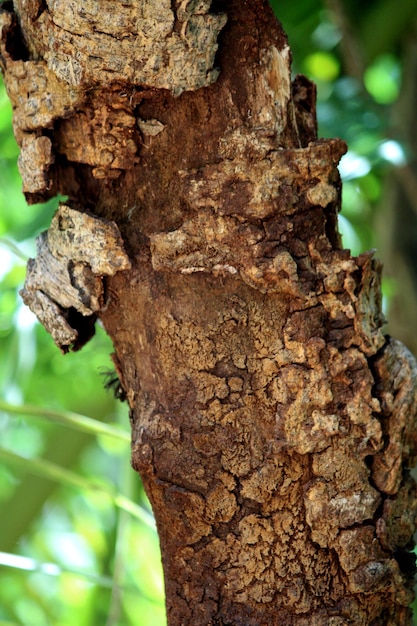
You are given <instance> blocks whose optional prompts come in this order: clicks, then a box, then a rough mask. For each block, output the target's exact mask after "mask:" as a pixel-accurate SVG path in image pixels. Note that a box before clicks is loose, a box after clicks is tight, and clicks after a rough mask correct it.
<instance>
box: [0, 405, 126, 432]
mask: <svg viewBox="0 0 417 626" xmlns="http://www.w3.org/2000/svg"><path fill="white" fill-rule="evenodd" d="M0 411H4V413H9V414H12V415H32V416H33V417H40V418H43V419H46V420H49V421H51V422H54V423H56V424H62V425H64V426H68V427H69V428H74V429H76V430H79V431H81V432H85V433H89V434H90V435H95V436H99V435H107V436H109V437H115V438H116V439H121V440H122V441H126V442H130V434H129V432H128V431H127V430H122V429H121V428H118V427H117V426H112V425H111V424H106V423H105V422H100V421H99V420H95V419H92V418H91V417H87V416H85V415H80V414H79V413H73V412H71V411H53V410H50V409H45V408H43V407H37V406H33V405H30V404H22V405H14V404H8V403H7V402H4V401H3V400H0Z"/></svg>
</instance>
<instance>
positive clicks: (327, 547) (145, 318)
mask: <svg viewBox="0 0 417 626" xmlns="http://www.w3.org/2000/svg"><path fill="white" fill-rule="evenodd" d="M223 5H224V7H223ZM99 6H100V10H99V9H98V7H99ZM112 6H113V5H112ZM157 6H158V11H159V10H160V11H161V19H160V21H158V22H156V21H155V19H154V17H155V7H157ZM16 7H17V13H18V15H19V18H20V27H21V29H22V32H23V38H24V43H25V46H26V58H23V59H22V58H17V57H18V55H17V53H16V50H21V49H22V48H23V44H22V42H21V41H20V37H21V34H20V31H19V29H18V27H17V19H16V16H15V15H14V14H12V13H7V12H3V13H2V14H1V23H2V24H3V30H2V33H3V34H2V41H3V43H2V49H1V50H2V51H1V54H2V59H3V61H2V63H3V68H4V70H5V80H6V85H7V88H8V90H9V94H10V97H11V100H12V104H13V106H14V110H15V120H16V121H15V128H16V135H17V137H18V141H19V142H20V144H21V145H22V149H23V155H25V154H26V155H27V156H26V157H25V158H26V162H27V161H30V166H29V165H28V166H26V165H25V164H24V163H25V161H24V157H22V160H21V166H22V167H24V168H25V169H26V167H27V168H28V169H27V172H28V173H27V175H26V181H27V182H25V189H26V195H27V197H28V199H29V200H30V201H37V200H38V199H39V198H46V197H49V196H50V195H51V194H53V193H55V192H56V191H58V190H59V192H60V193H63V194H66V195H68V196H69V200H68V203H69V205H70V206H71V207H72V210H74V211H75V213H76V215H77V216H78V217H79V216H86V218H85V219H86V220H87V219H88V220H93V222H91V221H90V222H88V226H87V222H86V223H83V224H82V227H81V231H80V232H82V234H83V237H84V236H87V235H86V233H87V231H88V232H89V233H90V234H91V233H93V232H94V230H95V228H96V227H98V226H100V227H101V226H102V224H103V223H106V224H108V223H109V221H110V222H113V221H114V222H115V223H116V224H117V227H118V229H119V230H120V233H121V236H122V238H123V242H122V241H121V240H118V239H117V237H116V239H117V241H118V243H117V245H116V249H118V250H119V252H120V253H121V255H122V259H123V261H122V262H121V263H120V264H119V265H117V270H118V271H117V272H113V271H111V272H109V271H105V272H103V271H102V270H101V269H99V270H98V272H95V271H94V269H93V268H94V262H95V259H97V260H98V262H99V261H101V260H102V259H103V257H106V258H107V257H108V251H107V249H105V248H104V249H101V248H100V246H99V247H98V248H94V250H93V249H91V258H89V257H87V256H86V257H84V256H82V257H81V259H80V258H79V257H78V256H77V254H76V252H75V250H74V249H73V247H72V245H73V244H72V242H71V245H70V246H67V243H68V240H69V238H66V236H65V232H66V231H65V229H64V238H63V239H62V240H61V239H59V238H58V239H56V238H55V234H57V233H58V231H57V230H56V227H54V226H52V233H51V231H49V233H51V234H48V235H47V240H48V241H49V239H50V238H52V239H53V240H54V242H55V244H54V246H55V247H54V251H52V253H53V255H55V258H57V257H59V256H60V255H61V256H62V257H64V259H65V263H67V268H68V263H70V262H74V263H75V264H77V263H81V265H82V268H81V275H82V276H83V281H84V282H83V283H82V285H83V286H82V288H81V289H80V288H79V287H76V288H75V291H74V290H73V289H71V290H70V291H71V294H70V296H69V297H70V298H71V300H70V301H71V304H70V306H71V307H73V308H76V309H77V310H78V312H79V313H81V314H83V315H86V316H87V318H88V316H89V315H91V313H90V311H92V312H93V314H94V315H98V316H99V317H100V318H101V320H102V321H103V323H104V325H105V327H106V329H107V331H108V333H109V335H110V336H111V338H112V340H113V343H114V347H115V355H114V360H115V364H116V367H117V369H118V371H119V373H120V378H121V383H122V385H123V387H124V389H125V391H126V395H127V398H128V400H129V404H130V409H131V421H132V462H133V466H134V467H135V468H136V469H137V470H138V471H139V472H140V474H141V476H142V479H143V482H144V485H145V488H146V491H147V493H148V495H149V497H150V500H151V502H152V506H153V509H154V513H155V517H156V521H157V525H158V531H159V536H160V541H161V549H162V559H163V565H164V571H165V581H166V594H167V610H168V620H169V624H170V625H171V626H179V625H180V624H181V625H184V624H245V625H248V626H249V625H250V624H253V625H256V626H260V625H264V624H265V625H271V624H276V625H278V624H279V625H286V624H288V625H294V626H295V625H296V626H304V625H305V626H307V625H309V626H311V625H313V626H319V625H323V626H324V625H327V624H333V625H336V624H340V625H342V624H346V623H354V624H369V625H371V624H398V625H401V624H409V623H410V612H409V609H408V605H409V603H410V601H411V599H412V594H411V584H412V581H411V577H410V572H409V571H408V569H407V568H406V567H404V560H406V559H403V558H402V555H403V554H406V553H407V550H409V549H410V545H411V539H412V534H413V529H414V525H415V518H416V488H415V485H414V482H413V481H412V480H411V478H410V476H409V472H408V469H409V468H410V467H412V465H413V463H414V462H415V457H416V435H415V420H416V410H417V409H416V401H417V400H416V394H417V385H416V365H415V362H414V360H413V359H412V357H411V356H410V355H409V354H408V353H407V351H406V349H405V348H404V347H403V346H402V345H401V344H400V343H399V342H395V341H393V340H391V339H390V338H387V337H385V336H384V334H383V332H382V325H383V317H382V314H381V307H380V287H379V282H380V269H381V268H380V264H379V263H378V262H377V261H376V260H375V259H373V258H372V254H371V253H364V254H362V255H360V256H359V257H356V258H354V257H351V256H350V253H349V251H346V250H342V249H341V244H340V238H339V235H338V231H337V213H338V210H339V208H340V189H341V185H340V179H339V175H338V172H337V163H338V161H339V159H340V157H341V155H342V154H343V152H344V151H345V145H344V143H343V142H342V141H340V140H336V139H335V140H318V139H317V134H316V118H315V89H314V86H313V85H312V84H311V83H309V81H308V80H307V79H306V78H304V77H297V78H296V79H295V80H294V81H293V82H292V81H291V72H290V61H291V58H290V51H289V48H288V44H287V41H286V38H285V35H284V33H283V31H282V29H281V27H280V25H279V24H278V23H276V22H275V21H274V19H273V16H272V13H271V11H270V9H269V7H268V6H267V5H266V3H265V2H263V1H261V0H251V2H245V3H242V2H240V1H238V0H230V1H229V2H227V3H222V10H224V12H225V13H227V21H226V16H225V15H224V13H214V12H210V2H175V3H165V2H164V3H161V5H160V7H159V5H157V4H156V3H152V2H145V1H143V2H136V3H129V2H126V3H120V7H119V8H118V9H117V16H118V18H119V19H118V20H116V19H114V13H113V14H112V20H111V22H112V23H111V29H112V30H111V31H110V30H109V28H110V27H109V26H108V24H109V22H108V19H107V17H106V16H107V15H108V13H107V12H106V11H107V9H108V7H109V3H108V2H107V1H105V0H101V1H100V2H97V1H96V2H94V3H86V2H76V1H73V2H71V3H68V5H67V4H65V3H56V2H52V1H49V2H47V3H41V2H39V3H38V4H37V5H36V8H35V5H34V3H28V2H23V1H20V2H17V3H16ZM119 9H120V10H119ZM94 11H95V12H94ZM113 11H114V9H113ZM145 17H146V19H147V20H148V21H146V23H145V21H144V20H145ZM68 20H69V21H68ZM138 20H139V21H140V20H142V21H141V22H140V25H139V26H138V24H139V22H138ZM45 25H49V26H48V29H46V27H45ZM64 26H65V27H64ZM222 27H223V29H222ZM221 29H222V31H221V34H220V39H219V40H217V37H218V35H219V32H220V30H221ZM184 37H185V42H186V45H185V43H184V41H182V39H181V38H184ZM187 37H188V38H190V37H191V39H192V41H191V42H190V40H189V39H187ZM148 39H151V40H153V41H154V46H152V45H151V47H150V48H148V47H146V46H147V45H148V43H147V40H148ZM179 40H181V41H180V43H178V42H179ZM126 41H127V42H128V45H126ZM132 41H134V42H135V44H137V45H135V46H132ZM19 42H20V44H19V46H18V45H17V43H19ZM92 42H94V45H95V46H97V47H98V48H99V50H100V54H99V55H98V56H99V59H98V60H97V59H96V58H94V59H90V57H89V50H90V49H91V46H92ZM177 44H178V45H181V46H183V48H182V52H181V54H186V51H185V49H186V48H187V47H189V52H190V54H189V55H188V56H186V57H184V66H183V67H184V72H182V73H181V72H178V68H177V66H176V65H175V63H174V65H173V64H172V63H173V61H172V59H174V58H176V57H175V54H176V52H174V51H173V50H171V49H170V50H169V51H168V52H166V53H165V52H161V46H174V47H175V46H177ZM217 46H218V51H217V56H216V57H215V62H214V53H215V52H216V50H217ZM195 49H197V50H199V51H204V55H203V56H204V63H203V65H202V64H201V63H202V61H201V58H200V56H198V54H197V55H195V54H194V52H193V50H195ZM149 50H151V51H152V53H155V58H159V56H158V55H161V58H162V65H161V66H158V63H157V62H156V61H155V62H154V61H153V67H152V68H151V64H150V63H149V59H150V57H149V54H150V52H149ZM176 50H177V48H175V51H176ZM206 53H207V54H206ZM173 55H174V56H173ZM125 57H126V58H125ZM181 58H182V57H181ZM120 59H123V62H124V64H122V65H121V64H120V63H119V61H118V60H120ZM65 63H67V66H68V67H67V66H65ZM118 63H119V65H118V66H117V67H116V65H117V64H118ZM193 63H195V67H193V68H191V65H193ZM64 66H65V71H64V69H63V68H64ZM71 68H72V69H71ZM138 68H141V69H140V70H139V69H138ZM143 68H145V69H143ZM202 68H203V69H202ZM218 69H220V73H219V72H218ZM145 70H146V71H145ZM16 72H17V73H19V72H20V73H21V75H22V76H24V77H28V76H29V75H30V88H28V87H25V89H24V91H23V92H21V91H20V89H19V84H18V82H17V81H16ZM141 72H142V73H141ZM39 76H42V80H46V81H47V82H46V87H45V83H42V85H43V86H41V79H40V78H39ZM45 76H46V79H45ZM203 76H204V77H205V80H203V79H202V77H203ZM216 78H217V80H216ZM25 79H26V80H29V79H27V78H25ZM177 79H178V81H179V82H178V81H177ZM184 81H185V82H184ZM201 81H202V82H201ZM213 81H215V82H213ZM45 89H46V91H47V94H49V93H50V100H49V101H50V102H52V105H51V108H50V110H49V112H48V114H47V115H46V114H45V115H44V116H42V115H40V114H39V115H38V114H36V115H35V116H33V115H31V114H29V113H28V110H29V108H30V106H35V109H36V107H37V110H39V111H41V110H42V107H43V106H44V103H45V98H44V96H43V95H42V94H45ZM180 92H181V95H179V94H180ZM56 94H61V96H59V97H58V96H57V97H56V100H54V97H55V95H56ZM31 98H32V99H33V101H34V103H35V105H29V101H30V99H31ZM43 138H46V139H49V140H50V142H51V145H49V144H48V143H47V141H45V140H44V139H43ZM39 140H41V141H42V143H40V144H38V142H39ZM25 142H26V144H25ZM28 142H29V143H28ZM24 145H26V149H25V148H24ZM61 210H62V209H61ZM87 212H88V213H91V214H92V215H94V216H95V217H94V218H91V217H89V216H87ZM103 219H105V220H107V221H106V222H103V221H102V220H103ZM112 228H115V227H112ZM113 232H114V231H113ZM60 236H61V235H60ZM44 239H45V237H44ZM44 239H42V241H43V240H44ZM93 239H94V237H93ZM104 239H107V234H106V233H104ZM88 241H89V240H88V239H81V244H80V245H81V249H82V250H85V251H86V252H87V249H88V248H89V244H88V243H86V242H88ZM48 246H49V244H48ZM109 250H110V251H111V250H113V248H112V247H111V246H110V248H109ZM124 251H126V253H127V255H128V257H129V260H128V261H127V258H126V257H125V256H124ZM40 256H41V257H42V256H43V253H42V252H41V255H40ZM110 256H111V254H110ZM38 263H41V261H38ZM39 267H40V272H41V274H42V275H44V274H45V272H44V269H43V268H44V265H40V266H39ZM98 267H100V266H99V265H98ZM88 268H91V272H92V274H93V278H92V284H94V285H96V283H95V282H94V281H95V278H94V277H95V276H96V274H97V273H98V275H99V276H103V274H108V276H107V277H104V278H100V279H99V282H100V281H102V283H101V284H102V285H103V289H105V292H106V294H107V295H106V299H105V302H104V299H103V297H102V295H101V293H100V287H98V290H99V292H97V291H95V289H97V287H96V286H95V287H94V288H93V289H91V290H90V291H89V296H88V302H86V301H85V297H84V294H85V291H86V289H85V285H86V284H87V283H89V284H90V282H89V280H90V279H87V278H85V274H84V272H85V271H88V272H89V271H90V270H89V269H88ZM113 269H115V268H113ZM119 270H122V271H119ZM53 271H56V270H53ZM71 271H72V270H69V274H70V277H69V282H70V284H71V287H72V288H73V287H74V283H75V282H76V281H75V280H74V275H73V274H71ZM89 276H90V274H89ZM56 277H57V280H58V281H59V283H61V281H62V282H63V283H64V282H65V280H66V279H64V278H63V275H62V273H61V271H60V270H59V273H58V274H56ZM36 280H41V279H40V278H37V279H36ZM54 280H55V279H54V278H51V279H48V281H47V282H48V283H53V282H54ZM27 290H28V289H27ZM34 290H35V291H42V293H46V290H45V288H44V287H43V286H42V289H39V288H38V287H37V282H36V281H35V282H34ZM72 298H75V300H77V298H78V299H79V300H80V301H81V305H76V304H75V303H74V301H73V300H72ZM83 298H84V300H83ZM51 299H52V300H53V301H54V302H59V301H58V300H57V299H56V297H55V295H53V296H51ZM92 303H94V306H93V305H92ZM42 306H44V305H43V300H42V299H41V305H40V308H41V309H42ZM61 306H62V307H66V306H67V301H65V302H63V303H62V304H61ZM97 306H98V308H97ZM42 310H43V309H42ZM49 311H50V314H49V318H52V319H53V317H54V315H55V311H54V310H53V309H49ZM58 313H59V312H58ZM40 315H42V313H41V314H40ZM57 319H59V315H58V314H57ZM48 323H49V324H51V323H52V324H53V322H48ZM65 341H67V340H65ZM58 343H59V341H58ZM65 345H68V343H67V344H65Z"/></svg>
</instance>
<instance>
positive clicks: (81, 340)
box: [62, 307, 97, 352]
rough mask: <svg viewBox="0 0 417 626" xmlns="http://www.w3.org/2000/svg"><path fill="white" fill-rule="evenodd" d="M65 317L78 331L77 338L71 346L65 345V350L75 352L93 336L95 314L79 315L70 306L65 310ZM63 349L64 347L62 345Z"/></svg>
mask: <svg viewBox="0 0 417 626" xmlns="http://www.w3.org/2000/svg"><path fill="white" fill-rule="evenodd" d="M66 319H67V322H68V324H69V325H70V326H71V328H74V329H75V330H76V331H77V332H78V339H77V340H76V341H75V342H74V343H73V345H72V346H67V350H66V351H68V349H69V350H71V351H72V352H77V350H80V349H81V348H82V347H83V346H84V345H85V344H86V343H87V342H88V341H89V340H90V339H91V337H93V336H94V334H95V332H96V329H95V323H96V319H97V315H81V313H79V312H78V311H77V310H76V309H74V308H72V307H71V308H70V309H68V311H67V315H66ZM62 349H63V350H65V347H64V346H63V347H62Z"/></svg>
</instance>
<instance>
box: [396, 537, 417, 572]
mask: <svg viewBox="0 0 417 626" xmlns="http://www.w3.org/2000/svg"><path fill="white" fill-rule="evenodd" d="M393 556H394V559H395V560H396V561H397V563H398V566H399V568H400V570H401V572H402V573H403V574H404V575H405V576H406V578H408V579H411V578H413V577H414V576H415V574H416V572H417V564H416V555H415V553H414V551H413V545H412V544H411V543H410V544H409V545H407V546H404V547H400V548H396V549H395V550H394V555H393Z"/></svg>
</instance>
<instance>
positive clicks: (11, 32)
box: [1, 2, 29, 61]
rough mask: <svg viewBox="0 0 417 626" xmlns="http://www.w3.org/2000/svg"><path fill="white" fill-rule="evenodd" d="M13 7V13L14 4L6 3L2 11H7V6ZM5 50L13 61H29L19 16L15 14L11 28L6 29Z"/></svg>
mask: <svg viewBox="0 0 417 626" xmlns="http://www.w3.org/2000/svg"><path fill="white" fill-rule="evenodd" d="M9 4H10V5H11V7H10V11H11V12H12V11H13V3H12V2H10V3H9V2H4V3H3V4H2V5H1V8H2V9H6V10H7V5H9ZM6 31H7V32H6V36H5V48H6V52H7V53H8V54H9V55H10V56H11V58H12V59H13V61H27V60H28V59H29V50H28V49H27V47H26V44H25V40H24V37H23V33H22V30H21V28H20V25H19V23H18V21H17V16H16V15H15V14H13V21H12V25H11V27H10V28H7V29H6Z"/></svg>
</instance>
